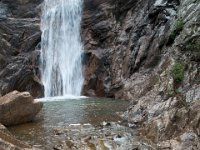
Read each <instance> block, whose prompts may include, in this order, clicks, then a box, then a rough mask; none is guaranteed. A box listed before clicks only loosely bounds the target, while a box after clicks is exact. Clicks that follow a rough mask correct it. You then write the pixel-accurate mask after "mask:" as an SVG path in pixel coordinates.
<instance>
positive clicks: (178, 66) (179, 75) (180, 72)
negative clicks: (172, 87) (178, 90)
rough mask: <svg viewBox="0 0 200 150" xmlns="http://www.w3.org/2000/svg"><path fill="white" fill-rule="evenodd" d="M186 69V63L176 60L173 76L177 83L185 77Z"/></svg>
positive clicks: (172, 71)
mask: <svg viewBox="0 0 200 150" xmlns="http://www.w3.org/2000/svg"><path fill="white" fill-rule="evenodd" d="M184 70H185V65H184V64H182V63H179V62H176V63H175V64H174V65H173V66H172V70H171V73H172V77H173V79H174V81H175V83H181V82H182V81H183V79H184Z"/></svg>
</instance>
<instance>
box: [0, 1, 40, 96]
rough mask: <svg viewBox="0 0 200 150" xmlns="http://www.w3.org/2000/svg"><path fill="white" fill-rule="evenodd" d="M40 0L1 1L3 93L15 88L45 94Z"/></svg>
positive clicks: (0, 82)
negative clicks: (40, 64) (40, 66)
mask: <svg viewBox="0 0 200 150" xmlns="http://www.w3.org/2000/svg"><path fill="white" fill-rule="evenodd" d="M40 3H41V0H40V1H39V0H34V1H27V0H26V1H21V0H17V1H14V0H2V1H0V95H5V94H6V93H8V92H11V91H13V90H18V91H29V92H30V93H31V94H32V95H33V96H34V97H39V96H42V95H43V86H42V84H41V83H40V80H39V73H38V72H39V68H38V65H39V64H38V63H39V51H37V50H38V49H39V47H38V46H39V43H40V41H41V31H40V18H39V14H40V5H39V4H40Z"/></svg>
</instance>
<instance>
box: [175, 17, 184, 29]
mask: <svg viewBox="0 0 200 150" xmlns="http://www.w3.org/2000/svg"><path fill="white" fill-rule="evenodd" d="M183 27H184V22H183V20H182V19H177V20H176V22H175V31H177V32H180V31H182V30H183Z"/></svg>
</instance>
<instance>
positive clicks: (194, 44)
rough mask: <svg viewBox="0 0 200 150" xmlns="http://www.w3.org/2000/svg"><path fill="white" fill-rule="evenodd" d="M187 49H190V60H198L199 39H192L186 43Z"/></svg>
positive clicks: (199, 59) (199, 56)
mask: <svg viewBox="0 0 200 150" xmlns="http://www.w3.org/2000/svg"><path fill="white" fill-rule="evenodd" d="M187 49H188V50H189V51H190V53H191V56H192V60H194V61H200V40H193V41H191V42H190V43H189V44H188V45H187Z"/></svg>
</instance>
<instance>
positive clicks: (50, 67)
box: [41, 0, 83, 97]
mask: <svg viewBox="0 0 200 150" xmlns="http://www.w3.org/2000/svg"><path fill="white" fill-rule="evenodd" d="M81 15H82V0H45V1H44V9H43V14H42V19H41V30H42V44H41V47H42V54H41V74H42V82H43V84H44V88H45V97H52V96H66V95H74V96H80V94H81V89H82V84H83V75H82V66H81V54H82V49H83V47H82V43H81V39H80V24H81Z"/></svg>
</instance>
